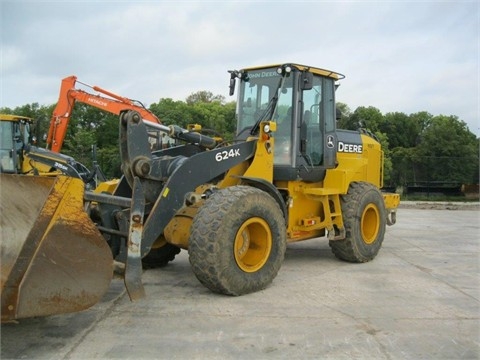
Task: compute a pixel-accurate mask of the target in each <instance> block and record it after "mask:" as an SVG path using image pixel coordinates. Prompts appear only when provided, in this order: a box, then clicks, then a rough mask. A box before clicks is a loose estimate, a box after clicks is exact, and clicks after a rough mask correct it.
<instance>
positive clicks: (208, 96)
mask: <svg viewBox="0 0 480 360" xmlns="http://www.w3.org/2000/svg"><path fill="white" fill-rule="evenodd" d="M214 101H216V102H219V103H221V104H223V103H224V102H225V97H224V96H222V95H213V93H212V92H210V91H206V90H203V91H197V92H194V93H192V94H190V95H188V96H187V99H186V100H185V102H186V103H187V104H188V105H192V104H195V103H211V102H214Z"/></svg>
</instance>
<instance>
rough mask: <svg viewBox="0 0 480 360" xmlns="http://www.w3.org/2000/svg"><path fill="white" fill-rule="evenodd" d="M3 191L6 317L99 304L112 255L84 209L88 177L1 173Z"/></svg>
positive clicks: (0, 220) (0, 219)
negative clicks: (84, 195) (84, 178)
mask: <svg viewBox="0 0 480 360" xmlns="http://www.w3.org/2000/svg"><path fill="white" fill-rule="evenodd" d="M0 194H1V199H0V227H1V238H0V242H1V281H2V288H1V302H2V310H1V311H2V322H7V321H12V320H15V319H21V318H28V317H34V316H47V315H53V314H62V313H69V312H76V311H80V310H84V309H87V308H88V307H90V306H92V305H94V304H95V303H97V302H98V301H99V300H100V299H101V298H102V296H103V295H104V294H105V293H106V291H107V290H108V288H109V284H110V281H111V279H112V275H113V267H112V262H113V259H112V253H111V251H110V248H109V247H108V244H107V243H106V241H105V239H104V238H103V237H102V235H101V234H100V232H99V231H98V230H97V228H96V226H95V224H94V223H93V222H92V221H91V220H90V218H89V217H88V215H87V213H86V212H85V211H84V210H83V194H84V184H83V182H82V181H81V180H79V179H75V178H69V177H65V176H58V177H47V176H25V175H11V174H0Z"/></svg>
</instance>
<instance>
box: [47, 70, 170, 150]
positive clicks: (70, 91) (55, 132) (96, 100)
mask: <svg viewBox="0 0 480 360" xmlns="http://www.w3.org/2000/svg"><path fill="white" fill-rule="evenodd" d="M76 83H79V84H82V85H84V86H86V87H89V88H91V89H93V90H94V91H97V92H98V93H101V94H103V95H106V96H108V97H106V96H102V95H97V94H90V93H88V92H86V91H84V90H80V89H77V88H76V87H75V85H76ZM77 101H80V102H82V103H85V104H88V105H91V106H94V107H96V108H99V109H101V110H105V111H107V112H110V113H112V114H115V115H119V114H120V112H122V111H126V110H135V111H137V112H138V113H139V114H140V116H141V117H142V119H144V120H147V121H149V122H152V123H156V124H161V121H160V120H159V119H158V117H156V116H155V115H154V114H153V113H152V112H151V111H149V110H148V109H147V108H146V107H145V106H144V105H143V104H142V103H141V102H140V101H137V100H131V99H129V98H126V97H123V96H120V95H117V94H114V93H113V92H110V91H108V90H105V89H102V88H101V87H99V86H92V85H88V84H85V83H83V82H81V81H78V80H77V77H76V76H73V75H72V76H69V77H66V78H64V79H63V80H62V84H61V87H60V94H59V98H58V103H57V106H56V107H55V110H54V111H53V114H52V119H51V121H50V129H49V131H48V137H47V149H51V151H53V152H57V153H58V152H60V150H61V149H62V145H63V141H64V139H65V136H66V134H67V128H68V124H69V122H70V117H71V115H72V110H73V107H74V106H75V102H77ZM150 136H152V134H150ZM164 138H165V137H164ZM156 140H157V143H161V141H162V139H161V138H157V139H156ZM164 140H167V141H168V139H164ZM163 145H165V144H163Z"/></svg>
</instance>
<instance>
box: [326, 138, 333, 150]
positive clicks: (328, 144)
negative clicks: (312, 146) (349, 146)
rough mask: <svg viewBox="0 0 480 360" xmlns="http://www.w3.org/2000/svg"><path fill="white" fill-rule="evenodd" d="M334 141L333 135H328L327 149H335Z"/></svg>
mask: <svg viewBox="0 0 480 360" xmlns="http://www.w3.org/2000/svg"><path fill="white" fill-rule="evenodd" d="M334 140H335V139H334V138H333V135H328V136H327V148H329V149H333V148H334V147H335V141H334Z"/></svg>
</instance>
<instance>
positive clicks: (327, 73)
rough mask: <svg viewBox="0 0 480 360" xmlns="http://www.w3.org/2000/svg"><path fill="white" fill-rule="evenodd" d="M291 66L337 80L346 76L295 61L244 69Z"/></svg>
mask: <svg viewBox="0 0 480 360" xmlns="http://www.w3.org/2000/svg"><path fill="white" fill-rule="evenodd" d="M287 65H288V66H291V67H293V68H296V69H298V70H300V71H309V72H311V73H313V74H317V75H321V76H326V77H329V78H332V79H335V80H341V79H344V78H345V75H343V74H340V73H337V72H335V71H331V70H326V69H321V68H316V67H313V66H307V65H300V64H295V63H284V64H272V65H264V66H253V67H249V68H245V69H243V71H251V70H261V69H269V68H278V67H282V66H287Z"/></svg>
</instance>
